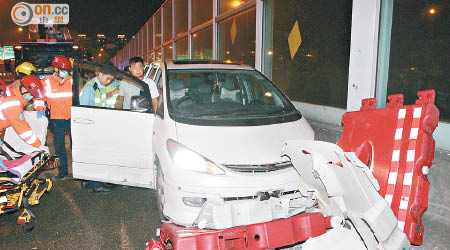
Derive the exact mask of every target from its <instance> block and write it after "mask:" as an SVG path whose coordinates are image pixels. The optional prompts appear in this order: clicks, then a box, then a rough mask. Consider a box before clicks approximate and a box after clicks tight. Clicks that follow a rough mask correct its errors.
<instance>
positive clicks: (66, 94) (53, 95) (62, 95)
mask: <svg viewBox="0 0 450 250" xmlns="http://www.w3.org/2000/svg"><path fill="white" fill-rule="evenodd" d="M72 95H73V94H72V91H71V92H59V93H48V94H47V97H48V98H66V97H72Z"/></svg>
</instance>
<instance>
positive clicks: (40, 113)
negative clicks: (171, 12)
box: [37, 110, 45, 119]
mask: <svg viewBox="0 0 450 250" xmlns="http://www.w3.org/2000/svg"><path fill="white" fill-rule="evenodd" d="M44 115H45V111H44V110H39V111H38V112H37V118H38V119H39V118H41V117H43V116H44Z"/></svg>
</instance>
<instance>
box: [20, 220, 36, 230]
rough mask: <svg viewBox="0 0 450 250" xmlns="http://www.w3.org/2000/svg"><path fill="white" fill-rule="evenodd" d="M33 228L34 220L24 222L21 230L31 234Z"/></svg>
mask: <svg viewBox="0 0 450 250" xmlns="http://www.w3.org/2000/svg"><path fill="white" fill-rule="evenodd" d="M33 228H34V220H30V221H29V222H25V223H23V224H22V229H23V230H24V231H25V232H31V230H33Z"/></svg>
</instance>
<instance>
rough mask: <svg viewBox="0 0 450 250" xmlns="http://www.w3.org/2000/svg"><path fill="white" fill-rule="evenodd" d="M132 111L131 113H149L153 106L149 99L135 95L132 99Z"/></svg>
mask: <svg viewBox="0 0 450 250" xmlns="http://www.w3.org/2000/svg"><path fill="white" fill-rule="evenodd" d="M130 109H131V111H137V112H148V111H152V106H151V104H150V102H149V100H147V98H145V97H143V96H140V95H135V96H132V97H131V104H130Z"/></svg>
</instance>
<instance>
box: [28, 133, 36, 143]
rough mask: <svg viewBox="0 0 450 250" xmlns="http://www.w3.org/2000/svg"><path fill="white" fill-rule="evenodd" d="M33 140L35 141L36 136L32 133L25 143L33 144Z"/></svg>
mask: <svg viewBox="0 0 450 250" xmlns="http://www.w3.org/2000/svg"><path fill="white" fill-rule="evenodd" d="M35 141H37V137H36V136H35V135H33V136H32V137H31V138H30V139H28V140H26V143H28V144H33V143H34V142H35Z"/></svg>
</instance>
